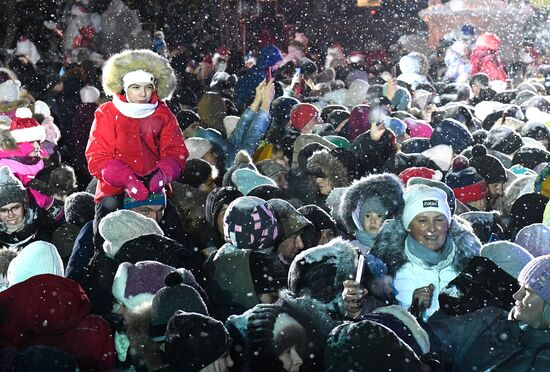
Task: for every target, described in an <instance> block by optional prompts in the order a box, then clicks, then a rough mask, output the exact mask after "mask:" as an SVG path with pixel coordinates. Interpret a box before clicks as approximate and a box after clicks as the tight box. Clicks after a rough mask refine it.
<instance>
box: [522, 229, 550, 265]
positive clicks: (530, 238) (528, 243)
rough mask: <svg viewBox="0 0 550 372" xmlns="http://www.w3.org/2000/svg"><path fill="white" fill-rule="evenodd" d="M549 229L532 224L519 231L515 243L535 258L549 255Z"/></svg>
mask: <svg viewBox="0 0 550 372" xmlns="http://www.w3.org/2000/svg"><path fill="white" fill-rule="evenodd" d="M548 242H550V227H548V226H546V225H544V224H542V223H534V224H532V225H529V226H525V227H524V228H523V229H521V230H520V231H519V232H518V234H517V236H516V241H515V243H516V244H518V245H520V246H522V247H523V248H525V249H526V250H527V251H528V252H529V253H531V254H532V255H533V256H535V257H539V256H544V255H545V254H550V244H548Z"/></svg>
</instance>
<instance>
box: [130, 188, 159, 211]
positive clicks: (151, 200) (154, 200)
mask: <svg viewBox="0 0 550 372" xmlns="http://www.w3.org/2000/svg"><path fill="white" fill-rule="evenodd" d="M123 205H124V207H123V208H124V209H134V208H137V207H142V206H144V205H160V206H163V207H165V206H166V193H165V192H164V190H162V191H161V192H158V193H153V192H152V193H149V196H148V197H147V199H145V200H136V199H134V198H132V197H130V196H128V194H126V197H125V198H124V204H123Z"/></svg>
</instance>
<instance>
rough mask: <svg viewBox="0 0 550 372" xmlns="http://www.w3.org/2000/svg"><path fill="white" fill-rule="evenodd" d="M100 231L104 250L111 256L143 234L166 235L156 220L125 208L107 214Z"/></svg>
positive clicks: (100, 225)
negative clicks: (103, 240)
mask: <svg viewBox="0 0 550 372" xmlns="http://www.w3.org/2000/svg"><path fill="white" fill-rule="evenodd" d="M99 233H100V234H101V236H102V237H103V239H105V242H103V250H104V251H105V254H106V255H107V257H110V258H113V257H114V256H115V254H116V253H117V252H118V250H119V249H120V247H122V245H123V244H124V243H126V242H127V241H129V240H132V239H135V238H137V237H139V236H142V235H149V234H157V235H164V232H163V231H162V229H161V228H160V226H159V225H158V224H157V223H156V222H155V220H153V219H151V218H148V217H145V216H142V215H141V214H139V213H136V212H133V211H129V210H124V209H123V210H118V211H115V212H112V213H109V214H108V215H107V216H105V217H104V218H103V219H102V220H101V222H100V223H99Z"/></svg>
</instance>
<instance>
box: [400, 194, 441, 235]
mask: <svg viewBox="0 0 550 372" xmlns="http://www.w3.org/2000/svg"><path fill="white" fill-rule="evenodd" d="M403 199H404V201H405V207H404V209H403V226H404V227H405V229H408V228H409V224H410V223H411V221H412V220H413V219H414V218H415V217H416V216H417V215H419V214H420V213H423V212H439V213H441V214H443V215H444V216H445V218H446V219H447V222H448V223H449V224H450V223H451V210H450V209H449V204H447V194H445V192H444V191H443V190H441V189H438V188H435V187H429V186H425V185H415V186H412V187H409V188H407V190H406V191H405V193H404V194H403Z"/></svg>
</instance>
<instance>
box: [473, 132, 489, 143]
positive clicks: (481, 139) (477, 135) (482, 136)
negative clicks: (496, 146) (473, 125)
mask: <svg viewBox="0 0 550 372" xmlns="http://www.w3.org/2000/svg"><path fill="white" fill-rule="evenodd" d="M488 134H489V131H486V130H485V129H478V130H476V131H474V132H473V133H472V137H474V143H479V144H483V143H485V140H486V139H487V135H488Z"/></svg>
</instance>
